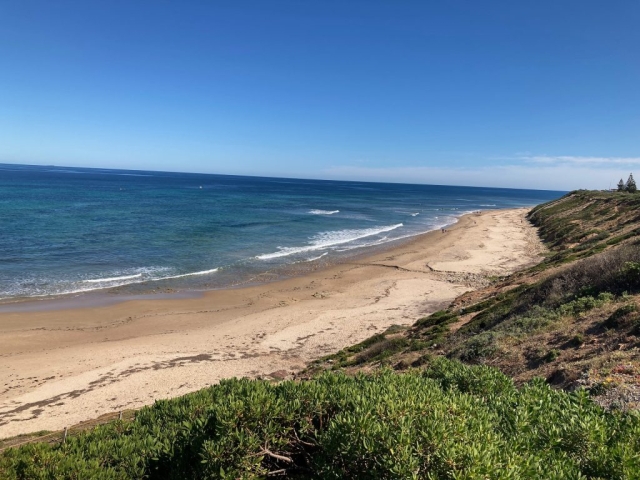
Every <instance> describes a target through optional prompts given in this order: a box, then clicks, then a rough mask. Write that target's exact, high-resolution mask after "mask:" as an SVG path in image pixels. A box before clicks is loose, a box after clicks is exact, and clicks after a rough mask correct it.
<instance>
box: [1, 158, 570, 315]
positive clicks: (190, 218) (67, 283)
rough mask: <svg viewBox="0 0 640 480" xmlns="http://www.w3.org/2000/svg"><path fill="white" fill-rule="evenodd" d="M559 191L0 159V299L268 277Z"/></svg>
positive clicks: (189, 287)
mask: <svg viewBox="0 0 640 480" xmlns="http://www.w3.org/2000/svg"><path fill="white" fill-rule="evenodd" d="M563 193H564V192H554V191H540V190H516V189H500V188H474V187H451V186H436V185H405V184H383V183H365V182H342V181H322V180H297V179H285V178H259V177H242V176H229V175H204V174H190V173H168V172H145V171H129V170H104V169H86V168H64V167H53V166H24V165H7V164H0V301H1V302H3V303H7V302H15V301H20V300H28V299H36V298H38V299H42V298H48V297H51V296H61V295H81V294H83V293H86V292H93V291H104V292H107V293H113V294H131V295H138V294H149V293H154V292H180V291H194V290H196V291H197V290H208V289H215V288H225V287H234V286H239V285H247V284H251V283H259V282H266V281H270V280H274V279H277V278H282V277H283V276H288V275H296V274H299V273H304V272H305V271H309V270H311V269H315V268H318V267H321V266H324V265H328V264H331V263H337V262H343V261H348V259H349V258H353V257H354V256H358V255H361V254H363V253H368V252H371V251H373V250H375V249H380V248H386V247H387V246H389V245H391V244H392V243H393V242H396V243H397V242H402V241H406V240H407V239H410V238H411V237H414V236H416V235H419V234H421V233H424V232H428V231H430V230H435V229H440V228H442V227H445V226H447V225H451V224H453V223H455V222H456V220H457V218H458V217H459V216H461V215H463V214H465V213H469V212H473V211H478V210H487V209H498V208H510V207H521V206H532V205H536V204H539V203H542V202H546V201H549V200H551V199H554V198H557V197H559V196H561V195H562V194H563Z"/></svg>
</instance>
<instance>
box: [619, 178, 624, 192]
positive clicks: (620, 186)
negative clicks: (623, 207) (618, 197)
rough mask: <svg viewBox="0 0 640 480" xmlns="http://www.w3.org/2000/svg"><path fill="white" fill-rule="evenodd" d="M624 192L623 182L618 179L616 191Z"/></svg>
mask: <svg viewBox="0 0 640 480" xmlns="http://www.w3.org/2000/svg"><path fill="white" fill-rule="evenodd" d="M624 190H625V185H624V180H622V179H620V181H619V182H618V191H619V192H624Z"/></svg>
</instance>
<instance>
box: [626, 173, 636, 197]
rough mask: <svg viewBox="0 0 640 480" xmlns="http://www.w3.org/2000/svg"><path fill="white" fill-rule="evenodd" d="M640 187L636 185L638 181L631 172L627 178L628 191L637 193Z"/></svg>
mask: <svg viewBox="0 0 640 480" xmlns="http://www.w3.org/2000/svg"><path fill="white" fill-rule="evenodd" d="M637 189H638V188H637V187H636V181H635V180H634V179H633V173H631V174H629V179H628V180H627V192H630V193H635V192H636V190H637Z"/></svg>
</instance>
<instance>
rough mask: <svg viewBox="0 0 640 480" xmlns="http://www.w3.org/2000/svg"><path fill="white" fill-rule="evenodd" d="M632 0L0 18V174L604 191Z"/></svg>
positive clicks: (634, 122)
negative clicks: (57, 170) (65, 170)
mask: <svg viewBox="0 0 640 480" xmlns="http://www.w3.org/2000/svg"><path fill="white" fill-rule="evenodd" d="M639 24H640V2H638V1H635V0H633V1H632V0H629V1H616V0H612V1H609V2H603V1H589V0H582V1H572V0H562V1H557V0H554V1H546V0H537V1H513V0H511V1H500V2H497V1H494V2H491V1H482V2H480V1H465V2H462V1H455V0H454V1H446V2H445V1H440V2H434V1H432V2H427V1H415V2H412V1H391V0H389V1H376V0H367V1H331V0H323V1H255V2H250V1H242V0H236V1H216V2H213V1H191V2H187V1H184V2H178V1H174V2H169V1H160V0H155V1H146V2H145V1H117V0H111V1H90V2H87V1H77V2H69V1H55V2H52V1H48V0H47V1H30V0H20V1H12V2H9V1H0V65H1V66H2V67H1V74H0V162H7V163H31V164H56V165H68V166H85V167H105V168H132V169H151V170H169V171H191V172H205V173H224V174H241V175H267V176H289V177H306V178H328V179H358V180H372V181H398V182H411V183H434V184H463V185H486V186H507V187H508V186H513V187H523V188H549V189H571V188H579V187H587V188H606V187H608V185H609V182H614V183H615V182H616V181H617V180H618V179H619V178H620V177H621V176H624V177H625V179H626V177H627V175H628V174H629V172H630V171H633V170H634V169H635V170H640V168H636V166H640V134H639V133H640V29H639V28H638V25H639Z"/></svg>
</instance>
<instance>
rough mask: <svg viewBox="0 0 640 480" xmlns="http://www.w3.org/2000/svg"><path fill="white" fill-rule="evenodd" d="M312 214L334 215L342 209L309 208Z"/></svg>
mask: <svg viewBox="0 0 640 480" xmlns="http://www.w3.org/2000/svg"><path fill="white" fill-rule="evenodd" d="M309 213H310V214H311V215H333V214H335V213H340V210H309Z"/></svg>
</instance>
